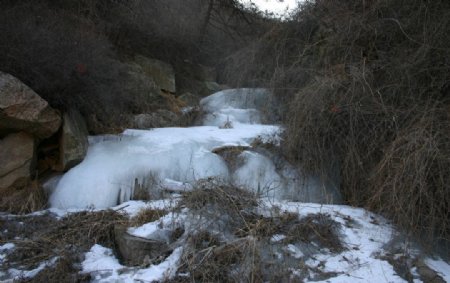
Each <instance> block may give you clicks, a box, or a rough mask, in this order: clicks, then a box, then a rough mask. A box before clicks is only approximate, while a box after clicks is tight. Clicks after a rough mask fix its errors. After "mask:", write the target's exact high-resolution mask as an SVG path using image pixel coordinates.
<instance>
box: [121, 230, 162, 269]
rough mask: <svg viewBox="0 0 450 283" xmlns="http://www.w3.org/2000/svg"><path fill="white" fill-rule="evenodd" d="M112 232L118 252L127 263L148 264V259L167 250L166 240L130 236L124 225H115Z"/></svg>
mask: <svg viewBox="0 0 450 283" xmlns="http://www.w3.org/2000/svg"><path fill="white" fill-rule="evenodd" d="M114 234H115V239H116V245H117V247H118V251H119V254H120V256H121V257H122V260H123V261H124V262H125V264H127V265H145V264H149V262H148V261H149V260H151V259H156V258H158V257H160V256H163V255H164V254H165V253H166V252H168V251H169V246H168V243H167V242H165V241H159V240H149V239H145V238H139V237H135V236H132V235H130V234H128V232H127V227H125V226H121V225H117V226H115V227H114Z"/></svg>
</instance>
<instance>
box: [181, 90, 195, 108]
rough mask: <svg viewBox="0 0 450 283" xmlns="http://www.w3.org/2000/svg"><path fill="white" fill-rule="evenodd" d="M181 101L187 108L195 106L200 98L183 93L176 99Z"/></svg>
mask: <svg viewBox="0 0 450 283" xmlns="http://www.w3.org/2000/svg"><path fill="white" fill-rule="evenodd" d="M178 98H179V99H180V100H181V101H183V102H184V103H186V105H188V106H196V105H198V104H199V102H200V97H199V96H198V95H195V94H192V93H190V92H185V93H183V94H182V95H180V96H179V97H178Z"/></svg>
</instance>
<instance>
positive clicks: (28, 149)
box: [0, 132, 35, 188]
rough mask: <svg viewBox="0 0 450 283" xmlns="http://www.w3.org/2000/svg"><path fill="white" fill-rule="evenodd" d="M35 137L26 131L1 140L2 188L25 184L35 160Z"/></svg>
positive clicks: (0, 186)
mask: <svg viewBox="0 0 450 283" xmlns="http://www.w3.org/2000/svg"><path fill="white" fill-rule="evenodd" d="M34 147H35V144H34V139H33V137H31V136H30V135H28V134H26V133H23V132H21V133H15V134H10V135H8V136H6V137H5V138H3V139H1V140H0V160H1V166H0V188H8V187H11V186H19V187H21V186H24V185H26V184H27V183H28V181H29V179H30V174H31V172H30V171H31V168H32V167H33V164H34V162H35V151H34Z"/></svg>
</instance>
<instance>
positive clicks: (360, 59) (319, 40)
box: [252, 0, 450, 247]
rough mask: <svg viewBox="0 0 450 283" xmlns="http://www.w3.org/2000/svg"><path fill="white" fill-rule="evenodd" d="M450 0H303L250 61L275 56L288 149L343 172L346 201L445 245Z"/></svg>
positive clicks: (273, 80)
mask: <svg viewBox="0 0 450 283" xmlns="http://www.w3.org/2000/svg"><path fill="white" fill-rule="evenodd" d="M449 3H450V2H448V1H439V0H438V1H425V2H424V1H420V0H413V1H409V2H408V3H407V4H405V3H404V1H399V0H377V1H340V2H339V3H338V2H333V1H314V2H306V3H305V5H304V9H303V10H302V11H300V12H299V13H298V15H297V17H296V18H294V20H293V21H292V22H291V23H289V24H286V25H284V26H279V27H277V28H274V29H273V30H272V31H271V32H270V33H268V34H267V38H266V39H267V40H266V42H265V43H260V47H259V48H260V49H259V50H256V51H254V52H256V53H259V54H260V55H261V54H262V55H264V54H266V55H265V56H262V57H252V58H262V59H261V60H269V61H270V58H271V57H270V56H269V55H270V54H274V53H276V54H277V57H276V65H275V66H274V67H273V69H272V72H271V74H269V77H268V78H267V81H270V84H269V85H271V86H272V87H273V88H274V91H275V92H276V93H277V94H278V97H279V98H280V99H281V100H284V105H285V107H286V109H287V111H285V112H284V113H286V115H285V116H284V121H285V123H286V124H287V129H286V135H285V138H284V144H283V146H282V148H283V149H285V150H286V151H285V154H286V156H288V157H289V158H290V159H291V160H292V161H295V162H298V163H299V164H300V165H301V166H302V167H303V168H304V169H306V170H309V171H310V172H312V173H313V174H318V175H320V176H322V177H323V178H324V179H326V178H329V177H330V175H331V174H332V173H331V172H332V171H333V170H334V169H333V168H338V171H339V172H340V177H341V184H340V185H341V191H342V193H343V195H344V199H345V200H346V201H347V202H348V203H349V204H351V205H355V206H364V207H368V208H371V209H373V210H375V211H377V212H382V213H383V214H384V215H386V216H388V217H389V218H391V219H393V220H395V222H396V223H397V224H400V225H401V227H403V228H405V229H407V230H408V231H409V232H410V234H412V235H415V236H416V237H417V238H421V239H422V240H423V242H424V243H434V242H436V241H441V242H443V243H446V246H447V247H449V244H450V229H449V227H450V214H449V210H448V207H449V205H450V188H449V184H450V174H449V172H450V171H449V170H448V168H449V163H448V160H450V142H449V138H448V132H449V128H450V127H449V124H450V115H449V109H450V108H449V105H450V102H449V98H448V97H449V91H450V88H449V85H450V80H449V78H450V76H449V74H450V67H449V65H448V64H446V63H442V62H447V58H448V57H449V56H450V46H449V42H450V38H449V35H450V29H449V27H450V25H449V19H450V17H449V15H450V14H449V11H450V6H449ZM442 19H445V20H442ZM270 50H271V51H270ZM274 50H275V51H274ZM268 51H270V52H268ZM267 54H269V55H267ZM272 57H273V56H272ZM273 63H274V62H273V61H270V62H269V63H267V64H266V62H264V64H262V62H256V63H255V64H259V66H264V68H268V67H269V68H270V66H272V65H271V64H273ZM255 73H257V72H255Z"/></svg>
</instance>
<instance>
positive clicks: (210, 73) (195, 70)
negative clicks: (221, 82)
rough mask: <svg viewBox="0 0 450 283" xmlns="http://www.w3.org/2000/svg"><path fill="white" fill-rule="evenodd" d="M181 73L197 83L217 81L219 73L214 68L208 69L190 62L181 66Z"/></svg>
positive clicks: (185, 62) (186, 61)
mask: <svg viewBox="0 0 450 283" xmlns="http://www.w3.org/2000/svg"><path fill="white" fill-rule="evenodd" d="M179 73H180V75H183V76H187V77H190V78H192V79H194V80H197V81H215V80H216V79H217V72H216V69H215V68H214V67H207V66H204V65H201V64H196V63H193V62H190V61H188V60H185V61H184V62H183V64H181V66H180V71H179Z"/></svg>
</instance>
